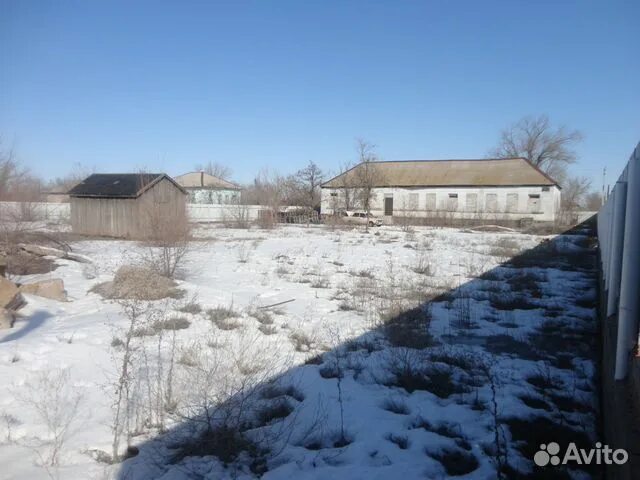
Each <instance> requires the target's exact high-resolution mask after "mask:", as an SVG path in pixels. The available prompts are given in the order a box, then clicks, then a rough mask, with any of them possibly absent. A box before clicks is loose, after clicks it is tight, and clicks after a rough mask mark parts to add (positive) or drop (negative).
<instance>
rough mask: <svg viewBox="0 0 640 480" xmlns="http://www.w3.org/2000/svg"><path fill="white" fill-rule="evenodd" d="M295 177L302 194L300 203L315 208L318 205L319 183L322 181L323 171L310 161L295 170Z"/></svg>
mask: <svg viewBox="0 0 640 480" xmlns="http://www.w3.org/2000/svg"><path fill="white" fill-rule="evenodd" d="M295 179H296V184H297V187H298V188H299V189H300V191H301V194H302V195H301V199H302V204H303V205H304V206H306V207H309V208H317V207H318V206H319V205H320V185H321V184H322V182H323V181H324V172H323V171H322V170H321V169H320V167H318V165H316V164H315V163H314V162H312V161H310V162H309V163H308V164H307V166H306V167H305V168H303V169H301V170H298V171H297V172H296V174H295Z"/></svg>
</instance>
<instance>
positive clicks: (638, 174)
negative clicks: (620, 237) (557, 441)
mask: <svg viewBox="0 0 640 480" xmlns="http://www.w3.org/2000/svg"><path fill="white" fill-rule="evenodd" d="M639 156H640V145H638V146H637V147H636V149H635V151H634V152H633V155H632V156H631V159H630V160H629V165H628V169H627V204H626V210H625V220H624V223H625V228H624V242H623V250H622V256H623V257H622V275H621V280H620V304H619V306H618V339H617V345H616V371H615V379H616V380H623V379H625V378H626V376H627V373H628V370H629V354H630V353H631V352H632V351H633V350H634V349H635V347H636V346H637V345H638V303H639V296H638V286H639V284H640V165H638V163H639V162H640V158H639Z"/></svg>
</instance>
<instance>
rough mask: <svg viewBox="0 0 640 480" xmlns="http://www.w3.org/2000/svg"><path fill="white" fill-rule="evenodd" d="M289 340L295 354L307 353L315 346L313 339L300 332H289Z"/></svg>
mask: <svg viewBox="0 0 640 480" xmlns="http://www.w3.org/2000/svg"><path fill="white" fill-rule="evenodd" d="M289 340H291V343H293V346H294V348H295V349H296V351H297V352H308V351H310V350H311V349H312V348H313V347H314V346H315V339H313V338H312V337H311V336H310V335H308V334H307V333H305V332H303V331H302V330H296V331H295V332H291V335H289Z"/></svg>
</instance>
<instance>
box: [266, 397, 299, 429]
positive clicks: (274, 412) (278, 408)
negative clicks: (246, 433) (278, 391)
mask: <svg viewBox="0 0 640 480" xmlns="http://www.w3.org/2000/svg"><path fill="white" fill-rule="evenodd" d="M293 410H294V408H293V406H292V405H291V404H290V403H289V402H288V401H287V400H278V401H276V402H275V403H274V404H272V405H268V406H266V407H264V408H262V409H261V410H260V411H259V412H258V415H257V416H258V421H259V422H260V425H268V424H270V423H271V422H273V421H274V420H280V419H281V418H286V417H288V416H289V415H290V414H291V412H293Z"/></svg>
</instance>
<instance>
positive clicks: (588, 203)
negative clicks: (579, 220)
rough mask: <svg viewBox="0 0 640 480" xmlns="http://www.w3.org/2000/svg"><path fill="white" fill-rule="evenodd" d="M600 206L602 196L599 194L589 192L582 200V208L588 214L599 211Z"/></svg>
mask: <svg viewBox="0 0 640 480" xmlns="http://www.w3.org/2000/svg"><path fill="white" fill-rule="evenodd" d="M601 206H602V194H601V193H600V192H590V193H588V194H587V195H586V196H585V198H584V208H586V209H587V210H588V211H590V212H595V211H597V210H600V207H601Z"/></svg>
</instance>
